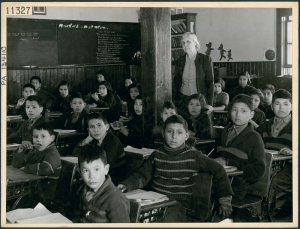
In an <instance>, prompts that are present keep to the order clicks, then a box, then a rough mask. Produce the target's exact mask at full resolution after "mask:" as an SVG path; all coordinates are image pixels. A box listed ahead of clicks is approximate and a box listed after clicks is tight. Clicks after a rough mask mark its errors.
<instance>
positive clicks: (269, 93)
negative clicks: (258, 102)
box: [260, 84, 275, 119]
mask: <svg viewBox="0 0 300 229" xmlns="http://www.w3.org/2000/svg"><path fill="white" fill-rule="evenodd" d="M261 90H262V93H263V94H264V105H263V106H261V107H260V108H261V110H262V111H263V112H264V113H265V116H266V119H271V118H273V117H274V116H275V114H274V112H273V110H272V107H271V104H272V97H273V94H274V93H275V88H274V86H273V85H271V84H266V85H264V86H263V87H262V88H261Z"/></svg>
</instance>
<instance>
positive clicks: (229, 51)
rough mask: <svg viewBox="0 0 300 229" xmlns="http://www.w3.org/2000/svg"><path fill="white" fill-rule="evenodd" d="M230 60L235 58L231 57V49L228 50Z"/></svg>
mask: <svg viewBox="0 0 300 229" xmlns="http://www.w3.org/2000/svg"><path fill="white" fill-rule="evenodd" d="M227 56H228V61H230V60H233V58H231V49H229V50H228V54H227Z"/></svg>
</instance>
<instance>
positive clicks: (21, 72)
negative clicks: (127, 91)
mask: <svg viewBox="0 0 300 229" xmlns="http://www.w3.org/2000/svg"><path fill="white" fill-rule="evenodd" d="M100 69H102V70H105V71H106V73H107V75H108V77H107V80H108V81H109V82H110V83H111V84H112V86H113V89H114V90H116V91H117V92H118V91H120V90H121V88H122V87H123V85H124V80H125V78H126V76H129V75H130V66H129V65H111V66H88V67H85V66H83V67H81V66H80V67H63V66H58V67H57V68H35V69H28V68H14V69H9V70H7V103H8V104H16V103H17V100H18V99H20V98H21V97H22V89H23V85H24V84H26V83H29V80H30V78H31V77H32V76H39V77H41V79H42V87H43V88H44V89H45V90H47V91H49V92H50V93H52V94H54V95H56V94H57V85H58V84H59V83H60V81H61V80H67V81H68V82H69V83H70V86H71V91H79V92H81V93H84V94H86V93H88V92H89V90H90V88H93V84H94V83H95V79H96V72H97V71H98V70H100Z"/></svg>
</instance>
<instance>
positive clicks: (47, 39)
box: [7, 18, 58, 67]
mask: <svg viewBox="0 0 300 229" xmlns="http://www.w3.org/2000/svg"><path fill="white" fill-rule="evenodd" d="M57 64H58V53H57V32H56V22H55V21H49V20H34V19H18V18H7V66H8V67H18V66H28V65H29V66H49V65H57Z"/></svg>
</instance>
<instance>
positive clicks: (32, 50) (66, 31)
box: [7, 18, 141, 67]
mask: <svg viewBox="0 0 300 229" xmlns="http://www.w3.org/2000/svg"><path fill="white" fill-rule="evenodd" d="M7 50H8V55H7V57H8V61H7V62H8V67H19V66H28V65H29V66H46V67H47V66H53V65H90V64H94V65H97V64H99V65H105V64H129V63H130V62H131V60H132V57H133V56H134V53H136V52H137V51H138V50H141V35H140V24H139V23H122V22H95V21H70V20H68V21H67V20H35V19H10V18H8V19H7Z"/></svg>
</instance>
